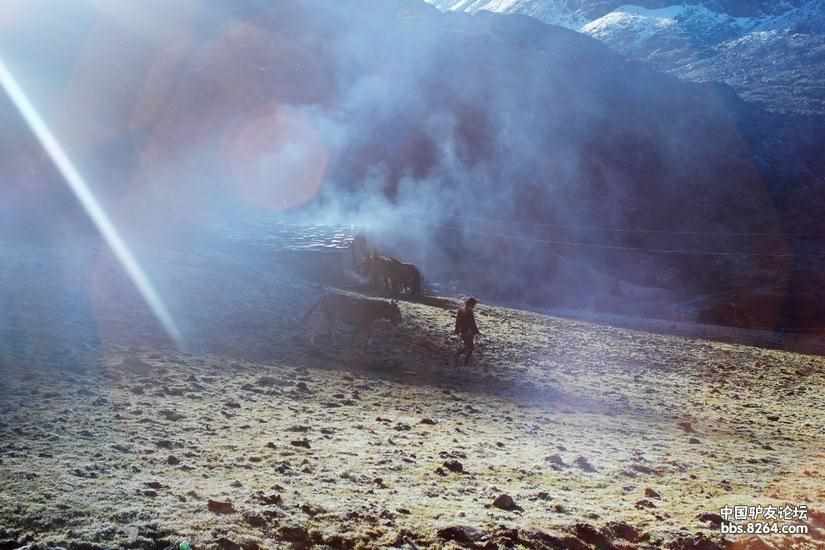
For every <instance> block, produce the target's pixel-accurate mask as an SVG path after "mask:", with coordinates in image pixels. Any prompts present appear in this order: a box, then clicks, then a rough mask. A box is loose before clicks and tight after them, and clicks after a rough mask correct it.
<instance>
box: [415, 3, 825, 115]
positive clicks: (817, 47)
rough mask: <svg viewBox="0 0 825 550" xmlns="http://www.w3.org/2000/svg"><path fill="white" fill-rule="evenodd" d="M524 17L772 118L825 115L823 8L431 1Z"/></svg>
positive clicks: (441, 5) (799, 5) (448, 7)
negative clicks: (726, 91) (707, 87)
mask: <svg viewBox="0 0 825 550" xmlns="http://www.w3.org/2000/svg"><path fill="white" fill-rule="evenodd" d="M428 1H430V2H431V3H432V4H434V5H436V6H438V7H439V8H441V9H444V10H458V11H469V12H477V11H481V10H486V11H493V12H499V13H517V14H523V15H529V16H532V17H535V18H537V19H540V20H542V21H544V22H545V23H550V24H554V25H560V26H563V27H566V28H569V29H572V30H576V31H578V32H582V33H585V34H588V35H590V36H592V37H594V38H597V39H599V40H601V41H603V42H604V43H606V44H608V45H609V46H610V47H611V48H613V49H615V50H616V51H619V52H621V53H623V54H625V55H628V56H629V57H631V58H633V59H639V60H644V61H648V62H650V63H652V64H653V65H654V66H655V67H657V68H658V69H660V70H663V71H666V72H669V73H672V74H674V75H676V76H678V77H680V78H683V79H686V80H691V81H695V82H724V83H726V84H729V85H731V86H732V87H733V88H734V89H735V90H736V91H737V92H738V93H739V94H740V95H741V96H742V97H743V98H745V99H746V100H748V101H751V102H756V103H760V104H762V105H763V106H765V107H766V108H768V109H770V110H773V111H777V112H795V113H819V114H822V113H825V88H823V87H822V82H823V81H824V80H825V2H823V1H822V0H791V1H788V0H785V1H782V2H759V1H755V2H742V1H725V0H699V1H697V0H693V1H685V2H681V3H676V2H674V1H667V0H653V1H651V0H637V1H635V2H633V3H632V4H631V3H629V2H628V0H616V1H603V0H592V1H591V0H509V1H507V0H475V1H473V0H428Z"/></svg>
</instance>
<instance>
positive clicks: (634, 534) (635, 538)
mask: <svg viewBox="0 0 825 550" xmlns="http://www.w3.org/2000/svg"><path fill="white" fill-rule="evenodd" d="M607 529H608V530H609V531H610V533H611V534H612V535H613V538H619V539H624V540H626V541H628V542H639V540H640V539H641V536H640V535H639V531H638V530H637V529H636V528H635V527H633V526H632V525H629V524H627V523H625V522H623V521H614V522H610V523H608V524H607Z"/></svg>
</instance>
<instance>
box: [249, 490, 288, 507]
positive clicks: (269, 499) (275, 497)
mask: <svg viewBox="0 0 825 550" xmlns="http://www.w3.org/2000/svg"><path fill="white" fill-rule="evenodd" d="M252 497H253V498H254V499H255V500H257V501H258V502H260V503H261V504H265V505H267V506H271V505H275V506H281V505H282V504H283V503H284V499H283V498H282V497H281V495H279V494H278V493H272V494H269V495H266V494H264V493H262V492H261V491H258V492H257V493H255V494H254V495H252Z"/></svg>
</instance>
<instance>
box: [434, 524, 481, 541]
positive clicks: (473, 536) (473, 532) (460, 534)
mask: <svg viewBox="0 0 825 550" xmlns="http://www.w3.org/2000/svg"><path fill="white" fill-rule="evenodd" d="M436 534H437V535H438V538H440V539H442V540H446V541H453V542H457V543H458V544H467V545H474V544H475V543H476V542H478V541H480V540H481V539H483V538H484V532H483V531H482V530H481V529H477V528H475V527H467V526H464V525H452V526H450V527H444V528H442V529H439V530H438V531H437V532H436Z"/></svg>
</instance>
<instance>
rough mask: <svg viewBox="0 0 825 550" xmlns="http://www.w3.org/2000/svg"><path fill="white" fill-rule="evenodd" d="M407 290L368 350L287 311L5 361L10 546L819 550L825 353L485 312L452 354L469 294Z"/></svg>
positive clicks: (0, 538)
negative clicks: (87, 355)
mask: <svg viewBox="0 0 825 550" xmlns="http://www.w3.org/2000/svg"><path fill="white" fill-rule="evenodd" d="M401 306H402V312H403V315H404V319H405V320H404V323H403V325H402V326H401V327H398V328H392V327H388V326H387V327H385V326H379V327H378V329H377V337H376V339H375V340H374V341H373V343H372V346H371V348H370V351H369V353H366V354H364V353H362V352H360V351H357V350H353V349H350V348H349V346H348V339H346V338H341V343H340V346H338V347H331V346H328V347H326V348H322V349H312V348H310V347H309V346H308V345H307V344H306V343H305V341H304V340H303V338H302V337H301V335H300V333H298V332H295V333H289V334H287V333H286V332H285V331H288V328H287V327H288V325H289V323H287V322H286V321H285V322H284V324H283V326H281V327H280V328H279V330H281V331H282V332H284V333H282V334H279V335H277V337H273V338H274V340H273V341H276V342H277V346H278V347H279V350H278V351H279V352H280V353H279V356H280V357H281V358H280V359H278V360H277V361H262V362H253V361H246V360H239V359H238V356H239V354H232V357H230V356H229V355H227V354H212V355H207V354H203V355H189V354H183V353H179V352H175V351H167V350H163V349H159V348H147V347H134V346H132V347H128V346H118V345H114V344H111V345H107V346H106V349H105V353H103V355H102V357H100V358H99V361H97V362H96V363H95V364H94V365H92V364H89V365H87V366H86V367H85V368H75V369H73V370H66V369H60V368H58V367H55V366H52V367H49V368H46V367H44V368H33V367H31V366H30V365H26V364H8V365H4V367H3V373H4V376H3V378H2V380H0V384H1V385H0V487H2V492H0V549H6V548H17V547H19V546H24V545H26V544H29V545H30V546H29V548H31V549H34V548H38V545H41V546H45V545H47V544H53V545H57V546H65V547H70V548H71V547H75V548H88V549H92V548H115V547H118V548H165V547H167V546H169V545H171V544H174V543H175V542H177V541H178V540H180V539H182V538H187V539H189V540H191V541H192V542H193V544H194V546H195V548H245V549H249V548H281V547H290V546H296V547H307V546H311V545H316V546H319V547H322V546H323V545H326V546H328V547H333V548H348V547H362V548H386V547H398V548H405V547H406V548H453V547H458V546H463V547H476V548H498V547H525V548H572V549H590V548H625V549H629V548H675V549H683V548H684V549H687V548H697V549H712V548H717V547H728V548H732V549H738V550H743V549H746V548H748V549H763V548H764V549H771V548H797V549H802V548H825V397H823V396H825V392H823V390H824V389H825V360H823V359H821V358H816V357H811V356H804V355H797V354H791V353H786V352H780V351H772V350H763V349H758V348H751V347H745V346H738V345H731V344H722V343H712V342H707V341H701V340H690V339H686V338H680V337H675V336H663V335H654V334H648V333H644V332H637V331H631V330H626V329H616V328H610V327H605V326H598V325H593V324H588V323H585V322H576V321H569V320H563V319H559V318H553V317H546V316H541V315H537V314H531V313H526V312H523V311H517V310H510V309H505V308H497V307H491V306H480V309H479V312H478V320H479V325H480V327H481V330H482V332H483V333H484V337H483V338H482V341H481V345H480V349H479V353H478V357H477V361H476V364H475V365H473V366H471V367H466V368H465V367H458V368H456V367H453V366H452V365H450V364H449V361H448V359H447V358H448V356H449V352H450V350H451V349H453V348H454V346H455V345H456V343H455V342H454V341H453V340H451V339H450V338H449V337H447V336H445V334H448V333H449V329H450V328H451V324H452V311H451V310H452V308H453V307H455V303H454V302H451V301H450V300H446V299H430V300H424V301H421V302H417V303H416V302H402V304H401ZM291 322H292V321H291V320H290V323H291ZM273 356H274V355H273ZM502 495H507V496H509V497H511V499H512V502H511V501H510V499H508V498H502ZM494 502H495V503H496V504H494ZM726 504H727V505H731V506H733V505H746V504H751V505H762V506H766V505H768V504H777V505H779V504H781V505H785V504H789V505H790V506H798V505H800V504H805V505H807V507H808V510H809V520H808V521H807V522H805V521H795V522H791V523H804V524H806V525H807V526H808V527H809V529H810V533H809V534H808V535H807V536H794V537H784V538H783V537H781V536H778V535H773V536H768V537H763V538H755V537H738V538H737V537H732V536H727V537H723V536H722V535H721V534H720V532H719V528H718V526H717V525H715V523H714V522H715V521H718V517H717V516H716V515H717V514H719V513H720V509H721V508H722V507H723V506H725V505H726ZM717 545H718V546H717Z"/></svg>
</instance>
